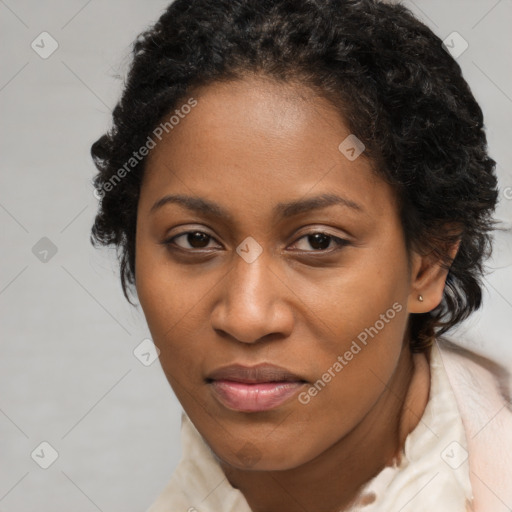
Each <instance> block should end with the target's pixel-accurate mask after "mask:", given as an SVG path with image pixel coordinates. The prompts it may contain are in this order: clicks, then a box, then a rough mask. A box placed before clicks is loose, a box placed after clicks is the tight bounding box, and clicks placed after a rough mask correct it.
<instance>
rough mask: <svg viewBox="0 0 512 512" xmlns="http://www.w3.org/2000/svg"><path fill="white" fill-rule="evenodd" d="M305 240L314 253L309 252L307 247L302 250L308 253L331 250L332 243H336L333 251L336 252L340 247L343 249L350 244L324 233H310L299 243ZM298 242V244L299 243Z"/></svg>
mask: <svg viewBox="0 0 512 512" xmlns="http://www.w3.org/2000/svg"><path fill="white" fill-rule="evenodd" d="M303 239H305V240H306V242H307V245H309V247H311V248H312V249H313V251H311V250H309V249H308V248H307V247H305V248H303V249H300V248H299V249H300V250H304V251H306V252H322V251H327V250H329V248H330V246H331V243H332V242H334V248H333V250H336V249H338V248H340V247H343V246H345V245H347V244H348V243H349V242H348V241H347V240H344V239H343V238H339V237H337V236H334V235H330V234H328V233H323V232H319V231H318V232H314V233H308V234H306V235H304V236H302V237H301V238H299V240H298V241H300V240H303ZM298 241H297V242H296V244H297V243H298ZM329 252H331V251H329Z"/></svg>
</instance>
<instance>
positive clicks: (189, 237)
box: [163, 231, 213, 250]
mask: <svg viewBox="0 0 512 512" xmlns="http://www.w3.org/2000/svg"><path fill="white" fill-rule="evenodd" d="M180 238H181V239H183V240H185V243H186V244H188V247H187V246H186V245H185V246H183V245H181V244H178V243H176V240H179V239H180ZM211 240H213V237H212V236H210V235H208V234H207V233H204V232H202V231H186V232H185V233H180V234H179V235H176V236H173V237H172V238H169V239H167V240H164V242H163V243H164V244H165V245H175V246H178V247H179V248H181V249H184V250H192V249H205V248H207V246H208V243H209V242H210V241H211Z"/></svg>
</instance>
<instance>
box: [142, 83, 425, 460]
mask: <svg viewBox="0 0 512 512" xmlns="http://www.w3.org/2000/svg"><path fill="white" fill-rule="evenodd" d="M191 96H193V97H194V99H195V100H196V101H197V104H196V103H195V102H193V101H190V102H189V105H192V104H193V105H195V106H193V107H191V108H190V109H189V108H184V109H182V110H180V106H178V107H177V109H178V110H179V112H180V114H181V115H179V116H178V117H179V122H177V123H175V124H174V125H173V128H172V129H169V128H168V133H165V131H164V132H163V133H164V135H165V136H164V137H163V138H162V140H161V141H158V140H157V141H156V142H157V144H156V147H155V148H154V149H153V150H152V151H151V154H150V155H149V157H148V160H147V168H146V174H145V176H144V180H143V184H142V188H141V195H140V201H139V207H138V220H137V241H136V288H137V293H138V297H139V300H140V303H141V305H142V308H143V310H144V313H145V316H146V319H147V322H148V325H149V329H150V331H151V334H152V337H153V341H154V342H155V344H156V346H157V347H158V348H159V349H160V362H161V365H162V367H163V370H164V372H165V374H166V376H167V379H168V381H169V383H170V384H171V386H172V388H173V390H174V392H175V393H176V395H177V397H178V399H179V401H180V402H181V404H182V406H183V408H184V410H185V411H186V413H187V414H188V416H189V417H190V419H191V420H192V422H193V423H194V424H195V426H196V427H197V429H198V430H199V432H200V433H201V434H202V435H203V437H204V438H205V439H206V441H207V442H208V444H209V445H210V447H211V448H212V449H213V451H214V452H215V454H216V455H217V456H218V457H219V458H220V459H222V460H223V461H224V462H226V463H227V464H230V465H232V466H234V467H237V468H245V467H251V468H252V469H261V470H271V469H274V470H279V469H289V468H293V467H297V466H299V465H301V464H303V463H306V462H307V461H311V460H312V459H314V458H315V457H317V456H318V455H319V454H321V453H323V452H324V451H325V450H327V449H328V448H329V447H330V446H332V445H334V444H335V443H336V442H338V441H339V440H340V439H342V438H343V437H344V436H346V435H347V434H348V433H349V432H350V431H351V430H352V429H354V427H356V426H357V425H358V424H359V423H360V422H361V421H362V419H363V418H364V417H365V416H366V415H367V414H368V413H369V411H371V410H372V408H373V407H374V406H375V404H376V403H377V401H378V400H379V397H380V396H381V395H382V394H383V392H384V390H385V388H386V386H387V383H389V382H390V381H391V379H392V377H393V374H394V372H395V371H396V368H397V364H398V360H399V356H400V354H401V352H402V350H403V345H404V340H405V330H406V322H407V316H408V313H409V312H410V307H409V304H410V303H411V301H412V293H413V292H412V289H411V271H410V270H409V267H408V260H407V252H406V247H405V242H404V236H403V231H402V227H401V224H400V219H399V215H398V210H397V206H396V203H395V199H394V194H393V191H392V189H391V188H390V186H389V185H387V184H386V183H385V182H384V181H382V180H381V179H380V178H379V177H377V176H376V175H375V174H373V173H372V171H371V167H370V162H369V161H368V160H367V159H366V158H365V156H364V152H363V154H362V155H361V156H359V157H357V153H358V150H359V149H361V148H358V147H356V146H355V145H354V141H353V140H351V139H348V140H347V141H345V139H346V138H347V137H348V136H349V135H350V131H349V130H348V128H347V127H346V125H345V124H344V122H343V120H342V119H341V118H340V116H339V115H338V114H337V113H336V110H335V109H334V108H333V107H332V106H331V105H330V104H329V103H328V102H327V101H326V100H324V99H322V98H319V97H316V96H314V95H313V94H312V93H311V92H310V91H308V90H307V89H303V88H301V87H300V86H292V85H283V84H280V85H279V84H276V83H273V82H270V81H263V80H260V79H256V78H253V79H245V80H241V81H238V82H231V83H222V84H221V83H216V84H213V85H210V86H207V87H205V88H203V89H200V90H197V91H196V93H195V94H193V95H192V94H191ZM186 112H188V113H186ZM170 115H171V114H169V116H170ZM175 121H176V120H175ZM343 141H345V142H344V144H343V145H342V146H341V149H340V148H339V147H340V144H341V143H343ZM351 148H353V149H354V150H353V151H352V149H351ZM171 196H180V197H181V198H182V199H184V198H187V200H186V201H185V200H183V201H179V200H176V199H175V200H172V198H171ZM164 198H167V199H164ZM155 205H156V206H155ZM187 233H189V234H188V235H187ZM194 233H196V234H194ZM414 299H416V296H415V298H414ZM405 343H406V340H405ZM262 364H271V365H277V366H279V367H281V368H282V369H284V370H285V372H288V374H286V373H280V372H275V371H273V370H272V369H270V370H268V371H264V370H265V369H263V370H262V371H261V373H256V374H252V373H251V372H250V371H246V370H244V369H243V368H242V369H240V368H238V371H236V370H237V369H235V370H231V371H230V370H229V369H227V370H226V371H224V370H225V369H226V367H228V366H231V365H241V366H243V367H254V366H256V365H262ZM211 379H214V380H211ZM270 381H274V383H272V382H270ZM275 381H280V382H279V383H276V382H275Z"/></svg>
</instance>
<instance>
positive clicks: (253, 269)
mask: <svg viewBox="0 0 512 512" xmlns="http://www.w3.org/2000/svg"><path fill="white" fill-rule="evenodd" d="M270 260H271V257H267V253H265V252H263V253H262V254H260V256H259V257H258V258H257V259H256V260H255V261H252V262H251V263H248V262H247V261H245V260H244V259H243V258H242V257H240V256H238V254H236V255H235V257H234V261H233V267H232V269H231V270H230V271H229V272H228V274H227V275H226V280H225V282H224V283H222V284H221V285H220V286H219V294H220V295H219V297H217V300H216V301H215V306H214V308H213V311H212V315H211V322H212V327H213V328H214V329H215V330H216V331H218V332H223V333H225V334H227V335H229V337H231V338H232V339H235V340H237V341H239V342H241V343H249V344H252V343H257V342H262V341H265V340H267V341H268V340H269V338H274V337H276V336H277V337H288V336H289V335H290V333H291V331H292V329H293V319H294V317H293V309H292V298H293V292H292V291H291V290H290V288H289V285H287V284H286V281H285V279H284V277H283V276H282V275H279V272H278V271H277V270H276V269H275V268H273V267H276V266H275V265H272V264H271V263H272V262H271V261H270Z"/></svg>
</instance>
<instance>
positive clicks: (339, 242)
mask: <svg viewBox="0 0 512 512" xmlns="http://www.w3.org/2000/svg"><path fill="white" fill-rule="evenodd" d="M193 233H201V234H203V235H206V236H207V237H208V238H209V239H210V240H215V238H214V237H213V236H211V235H209V234H208V233H205V232H204V231H200V230H192V231H184V232H183V233H179V234H177V235H174V236H173V237H171V238H167V239H166V240H164V241H163V242H162V245H165V246H167V247H168V248H169V249H171V250H181V251H185V252H189V253H198V252H201V250H204V249H205V248H203V249H185V248H183V247H180V246H179V245H176V243H175V242H174V241H175V240H176V239H177V238H179V237H182V236H186V235H189V234H193ZM312 235H324V236H325V237H327V238H329V239H331V240H332V241H334V243H335V244H336V248H334V249H313V250H312V251H300V250H299V252H301V253H302V254H307V253H320V254H330V253H332V252H335V251H339V250H340V249H342V248H343V247H345V246H347V245H349V243H350V242H349V241H348V240H346V239H344V238H340V237H337V236H334V235H331V234H330V233H326V232H324V231H311V232H309V233H305V234H303V235H302V236H301V237H299V238H298V239H297V240H296V241H295V242H294V243H297V242H298V241H299V240H302V239H303V238H306V237H308V236H312Z"/></svg>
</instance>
